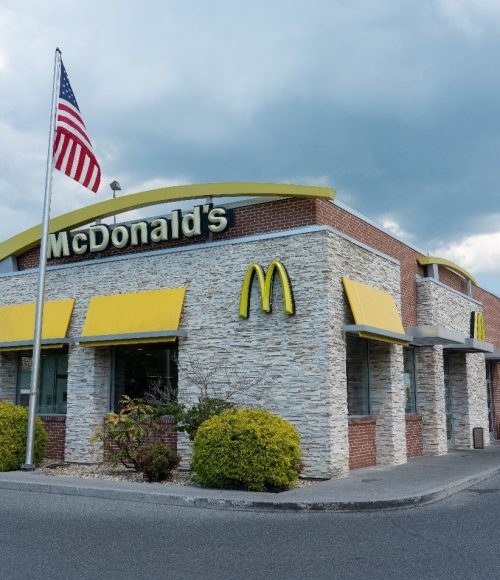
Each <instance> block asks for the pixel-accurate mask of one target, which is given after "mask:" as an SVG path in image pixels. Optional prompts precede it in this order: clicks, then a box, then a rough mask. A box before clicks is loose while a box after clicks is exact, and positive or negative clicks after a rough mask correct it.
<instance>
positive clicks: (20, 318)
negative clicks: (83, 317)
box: [0, 298, 75, 350]
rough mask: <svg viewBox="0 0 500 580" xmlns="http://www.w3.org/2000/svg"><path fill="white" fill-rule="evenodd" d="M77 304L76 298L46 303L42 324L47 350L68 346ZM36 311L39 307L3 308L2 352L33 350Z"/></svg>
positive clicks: (0, 323)
mask: <svg viewBox="0 0 500 580" xmlns="http://www.w3.org/2000/svg"><path fill="white" fill-rule="evenodd" d="M74 304H75V301H74V299H73V298H69V299H67V300H54V301H49V302H45V305H44V308H43V324H42V346H43V347H58V346H62V344H63V343H65V342H67V340H66V333H67V332H68V326H69V321H70V319H71V313H72V312H73V306H74ZM35 309H36V305H35V303H28V304H12V305H9V306H1V307H0V350H23V349H30V348H33V340H34V335H35Z"/></svg>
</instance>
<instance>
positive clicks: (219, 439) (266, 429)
mask: <svg viewBox="0 0 500 580" xmlns="http://www.w3.org/2000/svg"><path fill="white" fill-rule="evenodd" d="M300 454H301V451H300V436H299V433H298V431H297V429H296V428H295V427H294V426H293V425H292V424H291V423H289V422H288V421H285V420H284V419H282V418H281V417H278V416H276V415H273V414H271V413H269V412H267V411H261V410H256V409H235V410H232V411H227V412H225V413H222V414H221V415H215V416H213V417H211V418H209V419H208V420H206V421H205V422H204V423H203V424H202V425H201V426H200V427H199V429H198V432H197V433H196V436H195V438H194V445H193V460H192V464H191V468H192V469H193V471H194V472H195V474H196V481H197V483H199V484H200V485H204V486H207V487H218V488H233V489H247V490H252V491H281V490H285V489H288V488H290V487H291V486H293V485H294V484H295V482H296V481H297V478H298V474H299V473H300V470H301V461H300Z"/></svg>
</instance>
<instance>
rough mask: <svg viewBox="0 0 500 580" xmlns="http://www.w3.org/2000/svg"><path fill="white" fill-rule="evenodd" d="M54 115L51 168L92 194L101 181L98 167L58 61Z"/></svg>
mask: <svg viewBox="0 0 500 580" xmlns="http://www.w3.org/2000/svg"><path fill="white" fill-rule="evenodd" d="M56 114H57V117H56V138H55V141H54V165H55V168H56V169H58V170H59V171H61V172H62V173H64V174H66V175H67V176H68V177H71V178H72V179H74V180H75V181H78V183H81V184H82V185H83V186H84V187H88V188H89V189H90V190H92V191H93V192H94V193H96V192H97V190H98V189H99V184H100V183H101V168H100V167H99V163H98V162H97V159H96V158H95V155H94V153H93V151H92V143H91V142H90V139H89V137H88V135H87V129H86V128H85V123H84V122H83V119H82V118H81V116H80V109H79V108H78V103H77V102H76V98H75V95H74V93H73V89H72V88H71V85H70V84H69V79H68V75H67V74H66V69H65V68H64V65H63V63H62V61H61V82H60V89H59V99H58V102H57V113H56Z"/></svg>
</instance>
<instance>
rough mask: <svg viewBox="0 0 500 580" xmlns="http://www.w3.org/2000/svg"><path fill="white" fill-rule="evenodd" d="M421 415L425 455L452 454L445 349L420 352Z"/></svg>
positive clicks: (418, 378)
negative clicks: (448, 433) (447, 429)
mask: <svg viewBox="0 0 500 580" xmlns="http://www.w3.org/2000/svg"><path fill="white" fill-rule="evenodd" d="M416 357H417V358H416V362H417V401H418V413H419V414H420V415H421V417H422V445H423V453H424V455H444V454H446V453H448V440H447V438H446V406H445V394H444V366H443V349H442V347H439V346H437V347H422V348H417V349H416Z"/></svg>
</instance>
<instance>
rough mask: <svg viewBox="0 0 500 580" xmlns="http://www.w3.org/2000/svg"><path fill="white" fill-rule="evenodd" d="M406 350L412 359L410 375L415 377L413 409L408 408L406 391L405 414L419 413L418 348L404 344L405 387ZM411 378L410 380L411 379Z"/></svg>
mask: <svg viewBox="0 0 500 580" xmlns="http://www.w3.org/2000/svg"><path fill="white" fill-rule="evenodd" d="M405 352H406V353H408V354H409V355H410V356H411V361H412V373H411V375H410V377H411V378H413V397H412V401H411V402H412V409H411V410H407V409H406V403H407V399H406V391H405V403H404V405H405V415H418V414H419V413H418V373H417V349H416V348H415V347H412V346H403V388H405V385H404V376H405V374H406V373H405V363H404V356H405ZM411 378H410V380H411Z"/></svg>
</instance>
